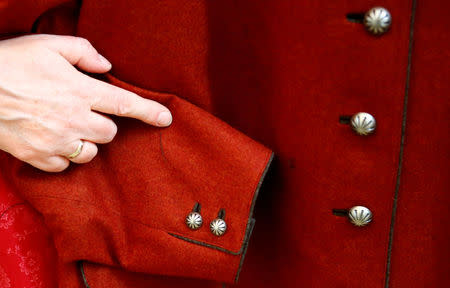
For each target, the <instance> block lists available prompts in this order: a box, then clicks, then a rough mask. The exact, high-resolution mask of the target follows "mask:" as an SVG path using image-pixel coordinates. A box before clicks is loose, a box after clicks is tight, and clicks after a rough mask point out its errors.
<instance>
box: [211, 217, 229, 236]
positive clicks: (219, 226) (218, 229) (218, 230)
mask: <svg viewBox="0 0 450 288" xmlns="http://www.w3.org/2000/svg"><path fill="white" fill-rule="evenodd" d="M209 228H210V229H211V232H212V233H213V234H214V235H216V236H222V235H223V234H225V232H226V231H227V223H226V222H225V220H223V219H220V218H217V219H214V220H213V221H211V224H210V225H209Z"/></svg>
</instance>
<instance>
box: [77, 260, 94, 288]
mask: <svg viewBox="0 0 450 288" xmlns="http://www.w3.org/2000/svg"><path fill="white" fill-rule="evenodd" d="M78 267H79V268H80V273H81V278H82V279H83V284H84V286H85V287H86V288H91V286H89V283H88V281H87V278H86V274H85V273H84V266H83V261H79V262H78Z"/></svg>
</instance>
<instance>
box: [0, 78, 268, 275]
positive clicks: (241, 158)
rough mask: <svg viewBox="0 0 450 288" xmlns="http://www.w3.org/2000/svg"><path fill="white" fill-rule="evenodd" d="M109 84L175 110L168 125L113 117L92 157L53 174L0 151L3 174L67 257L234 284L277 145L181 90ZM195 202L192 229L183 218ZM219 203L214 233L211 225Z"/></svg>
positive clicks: (112, 79) (116, 80) (146, 271)
mask: <svg viewBox="0 0 450 288" xmlns="http://www.w3.org/2000/svg"><path fill="white" fill-rule="evenodd" d="M107 81H108V82H110V83H112V84H114V85H117V86H120V87H122V88H125V89H127V90H130V91H133V92H135V93H137V94H139V95H141V96H143V97H145V98H149V99H153V100H156V101H158V102H160V103H163V104H164V105H166V106H167V107H169V109H170V110H171V112H172V114H173V119H174V121H173V123H172V125H171V126H170V127H169V128H164V129H161V128H155V127H151V126H149V125H146V124H144V123H141V122H139V121H137V120H133V119H118V118H116V119H115V121H116V123H117V124H118V127H119V133H118V135H117V136H116V138H115V139H114V141H113V142H112V143H110V144H108V145H104V146H102V147H100V151H99V154H98V156H97V157H96V158H95V159H94V161H92V162H91V163H89V164H85V165H78V166H76V165H73V166H71V168H69V169H68V170H67V171H65V172H63V173H59V174H50V173H45V172H42V171H38V170H37V169H34V168H32V167H31V166H29V165H26V164H24V163H21V162H19V161H17V160H16V159H13V158H12V157H8V156H7V155H1V159H0V160H1V164H0V165H1V170H2V171H1V172H2V173H6V174H7V175H8V179H9V181H10V182H11V185H13V187H15V189H17V190H18V191H19V192H20V193H21V194H22V196H23V197H24V198H25V199H27V200H28V201H29V202H30V203H31V204H32V205H33V206H34V207H35V208H36V209H37V210H38V211H40V212H41V213H42V214H43V215H44V218H45V221H46V224H47V225H48V226H49V228H50V230H51V231H52V233H53V237H54V240H55V245H56V248H57V250H58V254H59V256H60V257H62V259H63V261H65V262H72V261H80V260H82V261H87V262H90V263H98V264H99V265H109V266H113V267H119V268H121V269H125V270H127V271H133V272H143V273H149V274H157V275H171V276H183V277H193V278H202V279H211V280H216V281H222V282H228V283H233V282H235V281H236V280H237V277H238V275H239V270H240V267H241V265H242V261H243V258H244V254H245V251H246V247H247V243H248V241H249V237H250V235H251V232H252V229H253V225H254V219H253V218H252V212H253V208H254V205H255V199H256V196H257V193H258V190H259V187H260V185H261V182H262V179H263V177H264V175H265V173H266V172H267V168H268V166H269V163H270V161H271V159H272V152H271V151H270V150H269V149H267V148H265V147H264V146H262V145H261V144H258V143H257V142H255V141H253V140H252V139H250V138H248V137H247V136H245V135H244V134H242V133H240V132H239V131H237V130H235V129H233V128H232V127H230V126H229V125H227V124H226V123H224V122H222V121H221V120H219V119H217V118H215V117H214V116H212V115H211V114H209V113H207V112H206V111H204V110H202V109H200V108H198V107H197V106H194V105H192V104H190V103H189V102H187V101H185V100H183V99H182V98H180V97H177V96H176V95H172V94H162V93H156V92H152V91H149V90H144V89H140V88H138V87H134V86H132V85H129V84H127V83H124V82H122V81H120V80H118V79H116V78H114V77H113V76H111V75H107ZM196 203H199V204H200V206H201V210H200V213H201V215H202V217H203V222H204V223H203V226H202V227H201V228H200V229H198V230H195V231H194V230H190V229H189V228H188V227H187V225H186V223H185V218H186V216H187V215H188V214H189V213H190V212H191V211H192V209H193V208H194V206H195V205H196ZM222 209H223V211H224V212H225V217H224V220H225V221H226V223H227V226H228V228H227V231H226V233H225V234H224V235H223V236H220V237H218V236H215V235H213V234H212V233H211V231H210V228H209V223H210V222H211V221H212V220H213V219H215V218H217V216H218V213H219V211H220V210H222ZM85 272H86V275H85V276H86V277H87V279H89V273H95V269H90V270H89V271H85Z"/></svg>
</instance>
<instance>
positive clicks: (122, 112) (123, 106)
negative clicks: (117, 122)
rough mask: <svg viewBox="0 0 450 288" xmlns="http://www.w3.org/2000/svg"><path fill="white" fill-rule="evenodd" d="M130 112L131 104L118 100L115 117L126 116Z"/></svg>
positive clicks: (122, 99)
mask: <svg viewBox="0 0 450 288" xmlns="http://www.w3.org/2000/svg"><path fill="white" fill-rule="evenodd" d="M131 112H132V107H131V103H130V102H129V101H126V100H125V99H124V98H119V100H118V101H117V105H116V115H117V116H127V115H130V114H131Z"/></svg>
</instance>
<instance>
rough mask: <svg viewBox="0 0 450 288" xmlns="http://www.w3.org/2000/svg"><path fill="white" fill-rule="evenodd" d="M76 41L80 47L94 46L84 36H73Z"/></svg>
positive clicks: (91, 47)
mask: <svg viewBox="0 0 450 288" xmlns="http://www.w3.org/2000/svg"><path fill="white" fill-rule="evenodd" d="M75 39H76V40H75V41H77V44H78V46H79V47H81V48H82V49H86V50H87V49H93V48H94V47H93V46H92V44H91V42H89V40H87V39H86V38H82V37H76V38H75Z"/></svg>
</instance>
